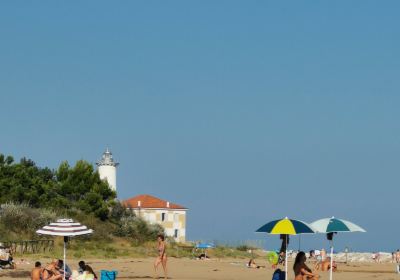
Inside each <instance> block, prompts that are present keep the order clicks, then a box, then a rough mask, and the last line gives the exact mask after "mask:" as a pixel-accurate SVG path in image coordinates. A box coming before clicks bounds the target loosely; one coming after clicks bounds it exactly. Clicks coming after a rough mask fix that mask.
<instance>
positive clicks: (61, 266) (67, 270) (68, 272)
mask: <svg viewBox="0 0 400 280" xmlns="http://www.w3.org/2000/svg"><path fill="white" fill-rule="evenodd" d="M57 266H58V267H59V271H60V273H61V274H64V273H65V279H69V277H71V275H72V270H71V269H70V268H69V266H68V265H67V264H65V271H64V261H63V260H58V262H57Z"/></svg>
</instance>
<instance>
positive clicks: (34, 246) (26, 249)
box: [2, 239, 54, 254]
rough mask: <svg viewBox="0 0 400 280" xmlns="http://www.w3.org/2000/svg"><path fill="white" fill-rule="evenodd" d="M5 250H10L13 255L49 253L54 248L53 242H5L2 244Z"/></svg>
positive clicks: (45, 240) (47, 240)
mask: <svg viewBox="0 0 400 280" xmlns="http://www.w3.org/2000/svg"><path fill="white" fill-rule="evenodd" d="M2 243H3V245H4V246H5V247H7V248H10V250H11V252H12V253H13V254H15V253H21V254H36V253H45V252H50V251H52V250H53V248H54V240H50V239H43V240H25V241H5V242H2Z"/></svg>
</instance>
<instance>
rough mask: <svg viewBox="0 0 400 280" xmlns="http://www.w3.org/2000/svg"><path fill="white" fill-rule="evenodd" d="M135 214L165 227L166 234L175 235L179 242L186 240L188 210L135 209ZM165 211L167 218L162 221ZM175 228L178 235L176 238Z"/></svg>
mask: <svg viewBox="0 0 400 280" xmlns="http://www.w3.org/2000/svg"><path fill="white" fill-rule="evenodd" d="M133 211H134V212H135V214H136V215H137V216H139V217H142V218H143V219H144V220H146V221H148V222H149V223H152V224H156V223H157V224H160V225H162V226H163V227H164V229H165V234H166V235H167V236H169V237H173V238H174V239H175V240H176V241H177V242H185V241H186V210H175V209H168V208H166V209H143V208H142V209H140V210H139V209H138V208H135V209H133ZM163 213H165V220H164V221H162V214H163ZM175 230H178V236H177V237H176V238H175V236H174V235H175Z"/></svg>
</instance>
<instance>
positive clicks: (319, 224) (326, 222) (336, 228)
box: [311, 217, 365, 280]
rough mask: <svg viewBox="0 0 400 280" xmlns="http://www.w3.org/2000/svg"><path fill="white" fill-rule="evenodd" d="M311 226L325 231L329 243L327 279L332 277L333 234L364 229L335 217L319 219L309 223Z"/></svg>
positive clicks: (322, 231) (318, 230)
mask: <svg viewBox="0 0 400 280" xmlns="http://www.w3.org/2000/svg"><path fill="white" fill-rule="evenodd" d="M311 226H312V227H313V228H314V229H315V231H316V232H318V233H326V236H327V239H328V240H329V241H330V243H331V254H330V255H331V267H330V276H329V279H330V280H332V278H333V273H332V272H333V235H334V234H336V233H338V232H365V230H364V229H363V228H362V227H360V226H358V225H356V224H354V223H352V222H349V221H346V220H342V219H336V218H335V217H332V218H326V219H320V220H317V221H315V222H312V223H311Z"/></svg>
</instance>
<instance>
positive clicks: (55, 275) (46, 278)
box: [41, 261, 63, 280]
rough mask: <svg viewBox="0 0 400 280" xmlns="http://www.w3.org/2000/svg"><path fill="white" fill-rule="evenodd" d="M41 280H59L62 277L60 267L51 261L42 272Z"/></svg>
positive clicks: (56, 262)
mask: <svg viewBox="0 0 400 280" xmlns="http://www.w3.org/2000/svg"><path fill="white" fill-rule="evenodd" d="M41 279H42V280H61V279H63V275H62V274H61V273H60V267H58V261H53V262H51V263H50V264H48V265H47V266H46V267H45V268H44V269H43V272H42V277H41Z"/></svg>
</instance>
